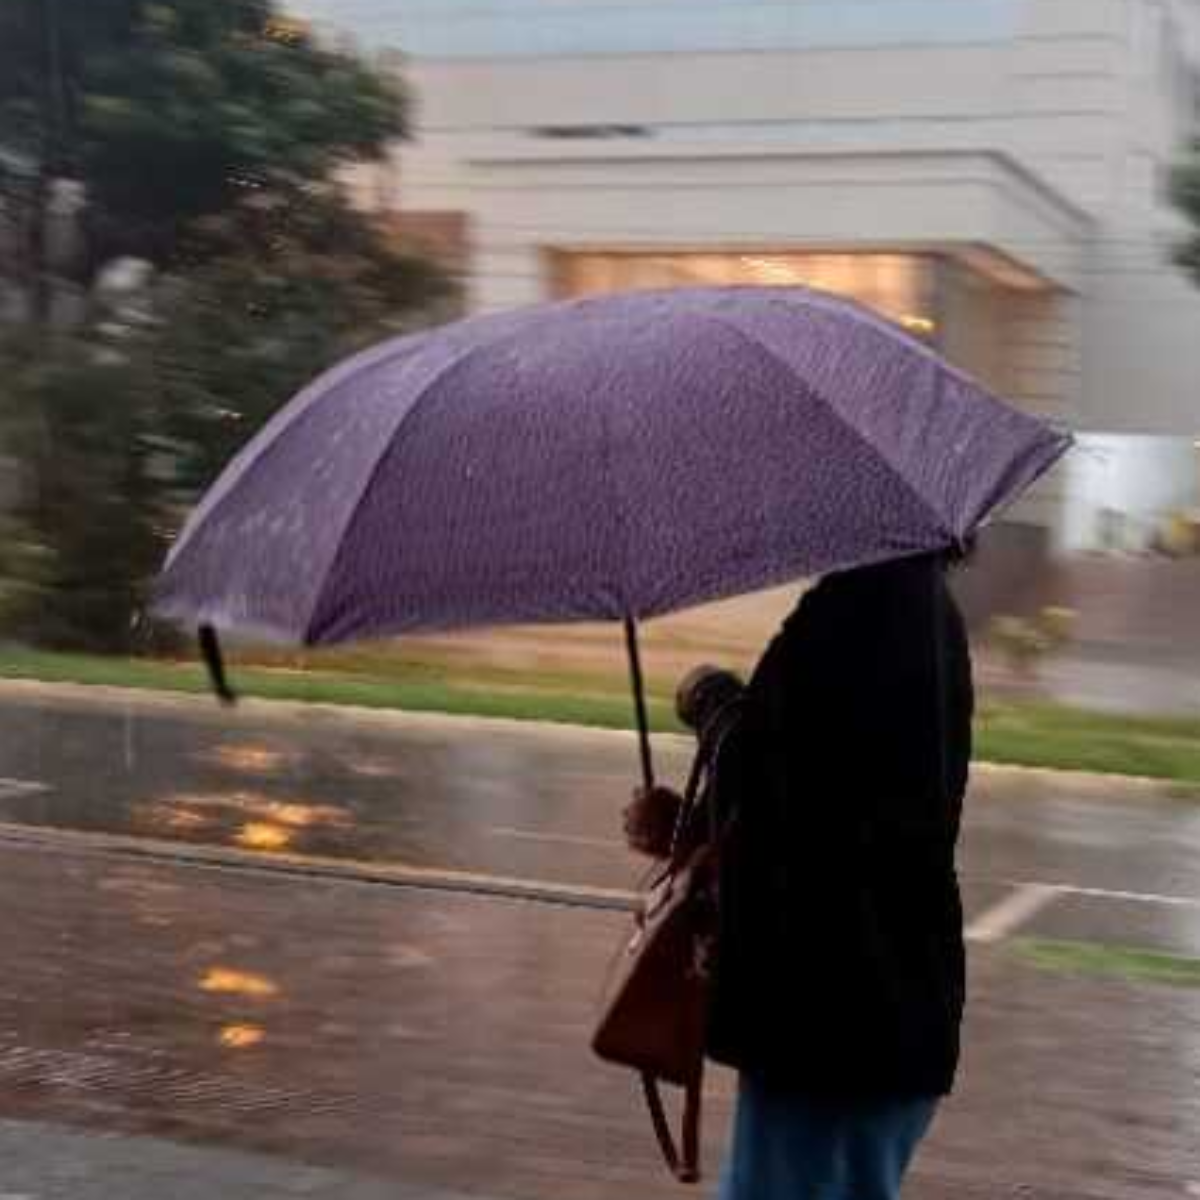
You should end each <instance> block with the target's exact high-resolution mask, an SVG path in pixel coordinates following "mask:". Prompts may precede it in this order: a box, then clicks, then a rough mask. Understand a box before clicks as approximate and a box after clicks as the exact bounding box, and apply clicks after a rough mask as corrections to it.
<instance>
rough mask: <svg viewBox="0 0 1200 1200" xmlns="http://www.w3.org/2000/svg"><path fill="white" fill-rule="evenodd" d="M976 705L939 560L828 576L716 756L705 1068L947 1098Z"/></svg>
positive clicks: (958, 990) (959, 998) (803, 606)
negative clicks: (721, 810)
mask: <svg viewBox="0 0 1200 1200" xmlns="http://www.w3.org/2000/svg"><path fill="white" fill-rule="evenodd" d="M972 708H973V692H972V683H971V668H970V656H969V651H968V647H967V639H966V633H965V630H964V627H963V622H962V618H961V616H960V614H959V612H958V609H957V607H956V606H955V603H954V601H953V599H952V597H951V595H950V592H949V589H948V587H947V585H946V581H945V575H944V570H943V568H942V566H941V564H940V563H939V562H938V561H937V560H935V559H932V558H918V559H910V560H905V561H900V562H895V563H890V564H885V565H883V566H876V567H870V568H864V569H861V570H858V571H852V572H847V573H844V574H840V575H833V576H830V577H828V578H827V579H826V580H824V581H823V582H822V583H821V584H819V585H818V586H817V587H816V588H814V589H813V590H812V591H811V592H809V593H808V594H807V595H806V596H805V597H804V598H803V600H802V601H801V603H800V605H799V607H798V608H797V610H796V612H795V613H794V614H793V615H792V616H791V617H790V618H789V620H788V621H787V623H786V624H785V626H784V628H783V630H782V631H781V633H780V634H779V636H778V637H777V638H776V639H775V641H774V642H772V644H771V645H770V647H769V648H768V649H767V652H766V654H765V655H764V656H763V659H762V661H761V662H760V664H759V666H758V668H757V670H756V672H755V674H754V677H753V679H752V680H751V683H750V685H749V690H748V693H747V697H746V700H745V703H744V705H743V709H742V716H741V718H740V720H739V723H738V725H737V727H736V728H735V730H734V731H733V733H732V734H731V735H730V737H729V738H728V739H727V741H726V744H725V747H724V750H723V752H722V756H721V761H720V766H719V771H718V789H719V794H720V796H721V801H722V805H723V806H725V807H728V808H730V809H732V810H733V811H734V812H735V813H736V815H735V818H734V822H733V826H732V832H731V834H730V836H729V839H728V842H727V845H726V849H725V853H724V859H723V864H722V871H721V887H720V891H721V928H720V934H719V938H718V944H717V953H716V976H715V981H714V990H713V1002H712V1011H711V1021H710V1030H709V1050H710V1054H711V1055H712V1057H713V1058H715V1059H717V1060H718V1061H721V1062H724V1063H726V1064H728V1065H730V1066H734V1067H737V1068H739V1069H742V1070H748V1071H751V1072H754V1073H756V1074H759V1075H762V1076H765V1077H768V1078H771V1079H774V1080H776V1081H777V1082H778V1083H779V1084H781V1085H782V1086H785V1087H788V1088H794V1089H796V1090H797V1091H800V1092H804V1093H806V1094H809V1095H812V1096H814V1097H830V1098H833V1097H842V1098H860V1097H862V1098H868V1097H874V1096H888V1097H896V1096H929V1095H939V1094H942V1093H945V1092H948V1091H949V1090H950V1088H951V1086H952V1084H953V1080H954V1075H955V1071H956V1068H957V1064H958V1053H959V1026H960V1023H961V1018H962V1010H963V1000H964V976H965V955H964V949H963V937H962V909H961V905H960V900H959V891H958V881H957V877H956V875H955V869H954V852H955V845H956V842H957V838H958V831H959V818H960V813H961V808H962V800H963V795H964V792H965V790H966V784H967V773H968V764H969V760H970V752H971V717H972Z"/></svg>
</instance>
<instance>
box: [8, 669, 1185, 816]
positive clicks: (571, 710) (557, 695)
mask: <svg viewBox="0 0 1200 1200" xmlns="http://www.w3.org/2000/svg"><path fill="white" fill-rule="evenodd" d="M279 662H280V665H278V666H275V667H264V666H263V665H261V664H252V663H237V662H234V663H232V664H231V667H230V672H231V676H232V678H233V681H234V684H235V686H236V687H237V689H238V691H239V692H241V693H242V694H244V695H246V696H253V697H258V698H260V699H266V700H297V701H303V702H309V703H324V704H345V705H359V706H362V707H364V708H382V709H403V710H407V711H409V712H446V713H454V714H460V715H472V716H485V717H508V718H512V719H516V720H526V721H550V722H564V723H568V724H578V725H593V726H600V727H603V728H608V729H627V728H629V727H630V725H631V723H632V707H631V704H630V700H629V693H628V685H627V683H626V682H625V680H624V678H623V677H622V676H621V675H620V674H619V673H618V671H619V667H617V666H614V670H613V672H612V673H610V674H607V675H596V674H588V673H586V672H583V671H579V672H575V673H571V672H570V671H565V670H558V671H553V672H552V671H514V670H504V669H501V668H497V667H488V666H481V665H479V664H453V663H449V662H441V661H437V660H436V659H434V660H430V659H428V658H426V659H421V658H420V657H419V656H418V657H411V658H408V659H406V658H403V657H399V656H397V655H396V654H394V653H387V654H376V655H374V656H372V655H371V654H369V653H363V654H360V655H358V656H357V657H347V656H345V655H340V656H334V657H327V658H322V657H320V656H316V657H315V659H314V660H308V661H307V663H306V669H305V670H295V669H288V668H287V663H288V662H289V660H288V659H286V658H285V659H280V660H279ZM0 678H10V679H35V680H42V681H44V682H51V683H55V682H57V683H80V684H107V685H109V686H114V687H128V688H148V689H154V690H158V691H168V692H188V693H193V694H203V693H206V692H207V691H208V681H207V677H206V675H205V673H204V671H203V669H202V668H201V667H200V666H198V665H196V664H194V663H181V664H175V663H168V662H160V661H151V660H146V659H121V658H101V657H93V656H88V655H74V654H51V653H43V652H38V651H32V650H24V649H7V650H0ZM650 717H651V724H652V726H653V728H654V729H655V730H657V731H664V732H665V731H676V730H678V728H679V725H678V723H677V722H676V720H675V717H674V714H673V712H672V709H671V703H670V685H669V684H668V683H666V682H665V681H661V680H651V686H650ZM977 757H978V758H980V759H981V760H984V761H988V762H996V763H1010V764H1015V765H1020V766H1034V767H1050V768H1056V769H1060V770H1084V771H1094V772H1098V773H1101V774H1110V775H1138V776H1145V777H1148V778H1154V779H1162V780H1166V781H1173V782H1175V783H1177V784H1179V785H1180V786H1181V789H1182V790H1181V794H1191V793H1194V792H1195V791H1200V721H1197V720H1185V719H1168V718H1149V717H1120V716H1111V715H1107V714H1101V713H1092V712H1085V711H1082V710H1078V709H1069V708H1061V707H1056V706H1053V705H1045V704H1010V705H985V706H984V708H983V709H982V711H981V712H980V715H979V721H978V726H977Z"/></svg>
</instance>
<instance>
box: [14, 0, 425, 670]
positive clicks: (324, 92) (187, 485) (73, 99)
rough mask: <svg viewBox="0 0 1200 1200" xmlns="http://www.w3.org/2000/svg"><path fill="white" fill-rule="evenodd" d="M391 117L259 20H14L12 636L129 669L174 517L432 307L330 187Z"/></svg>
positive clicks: (135, 16) (412, 267)
mask: <svg viewBox="0 0 1200 1200" xmlns="http://www.w3.org/2000/svg"><path fill="white" fill-rule="evenodd" d="M405 108H406V105H405V98H404V95H403V93H402V91H401V90H400V88H399V87H398V85H397V84H396V83H395V81H394V80H393V79H392V78H391V77H390V76H385V75H382V74H379V73H376V72H375V71H373V70H371V69H370V68H369V67H368V66H367V65H366V64H364V63H363V62H361V61H359V60H357V59H354V58H352V57H349V56H347V55H345V54H343V53H340V52H336V51H334V50H331V49H329V48H326V47H324V46H322V45H320V44H318V43H317V42H316V41H315V40H314V39H313V38H312V37H311V36H310V35H309V34H308V33H307V32H306V31H305V29H304V28H303V27H301V26H298V25H297V24H296V23H294V22H289V21H287V20H285V19H284V18H282V17H281V15H280V14H279V13H278V11H277V10H276V7H275V5H274V4H273V3H272V2H271V0H87V3H72V2H70V0H4V4H3V5H2V6H0V371H3V375H2V376H0V437H3V438H4V440H5V441H6V442H7V443H8V446H9V449H10V451H12V452H14V454H15V456H16V457H17V458H18V459H19V461H20V463H21V465H22V468H23V487H22V495H21V500H20V503H19V504H18V506H17V509H16V512H15V513H13V514H11V515H10V517H9V525H10V529H9V531H8V534H9V536H8V539H7V542H8V544H7V549H5V550H0V574H2V575H4V577H5V579H4V581H3V582H4V583H5V586H3V587H0V622H3V623H5V624H6V625H7V627H8V628H9V629H10V630H17V631H18V632H20V633H21V634H22V635H24V636H33V637H36V638H38V640H43V641H51V642H53V643H54V644H56V645H66V646H69V645H86V646H89V647H91V648H100V647H108V648H114V649H123V648H125V647H126V645H127V643H128V626H129V617H130V615H131V609H132V608H133V607H134V606H136V604H137V603H138V601H139V599H140V597H141V596H142V595H143V592H144V583H145V579H146V577H147V576H148V574H150V573H151V572H152V571H153V569H154V568H155V567H156V565H157V562H158V560H159V557H160V556H161V552H162V549H163V540H162V538H163V533H164V531H165V530H168V529H169V527H170V526H171V524H172V514H173V512H175V511H177V510H178V506H179V505H180V504H181V503H184V502H186V501H187V500H189V499H191V498H192V497H193V496H194V494H195V491H196V490H197V489H199V488H200V487H202V486H204V485H205V484H207V483H208V482H210V481H211V479H212V477H213V475H214V474H215V473H216V471H217V470H218V469H219V467H220V465H221V464H222V463H223V462H224V461H225V459H226V458H227V457H228V456H229V454H230V453H232V451H233V450H234V449H235V448H236V447H237V445H238V444H239V443H240V442H241V441H243V440H244V439H245V438H246V437H248V436H250V435H251V434H252V433H253V432H254V431H255V430H256V429H257V428H258V426H259V425H260V424H261V423H262V422H263V421H264V420H265V419H266V418H267V417H268V416H269V415H270V413H271V412H272V411H273V410H274V409H275V408H276V407H277V406H278V405H279V404H280V403H281V402H282V401H283V400H285V399H286V398H287V396H288V395H289V394H290V393H291V392H292V391H294V390H295V388H297V387H298V386H299V385H300V384H301V383H302V382H304V380H305V379H307V378H308V377H309V376H311V375H312V374H313V373H315V372H316V371H317V370H318V369H320V368H321V367H323V366H325V365H327V364H328V363H329V362H331V361H333V360H334V359H336V358H337V357H339V356H340V355H342V354H343V353H345V352H347V351H348V350H350V349H353V348H355V347H356V346H358V345H359V344H361V343H362V342H364V341H369V340H372V339H373V338H375V337H378V336H381V335H382V334H383V333H386V332H388V331H390V330H392V329H395V328H398V327H402V326H404V325H405V324H406V323H409V322H411V321H412V320H413V319H414V315H415V314H420V313H422V312H423V311H426V310H428V307H429V305H430V304H431V303H432V302H433V301H435V300H437V299H438V298H440V297H443V296H445V295H446V294H447V288H446V283H445V280H444V279H443V278H442V277H441V276H440V275H439V274H438V273H437V272H436V271H435V270H433V269H432V268H431V267H429V266H428V265H427V264H425V263H422V262H419V261H417V260H415V259H413V258H411V257H407V256H405V255H403V254H401V253H398V252H397V250H396V248H395V247H394V246H392V245H391V244H390V243H389V241H388V239H387V238H386V236H385V235H384V234H383V232H381V230H380V229H379V228H378V227H376V226H375V225H374V224H373V223H372V221H371V219H370V218H369V217H367V216H365V215H364V214H362V213H360V212H358V211H356V210H355V209H354V208H353V207H352V206H351V204H350V202H349V200H348V198H347V196H346V194H345V192H344V190H343V188H342V187H341V186H340V185H339V182H338V180H339V177H340V176H341V174H342V172H343V169H344V168H345V167H347V166H349V165H351V164H354V163H357V162H361V161H364V160H370V159H378V158H380V157H382V156H383V155H384V154H385V153H386V152H387V148H388V146H389V144H390V143H391V142H392V141H393V140H394V139H396V138H398V137H400V136H402V135H403V133H404V129H405ZM138 262H140V263H144V264H147V265H148V270H147V271H146V272H142V273H140V274H139V272H138V271H137V270H134V271H133V272H132V274H133V276H135V277H137V278H138V279H140V282H139V283H138V284H137V285H136V286H131V285H129V284H125V285H122V286H121V287H119V288H116V289H115V291H116V293H117V294H116V295H113V294H110V293H112V292H113V291H114V289H113V288H110V287H109V286H108V283H109V281H111V279H113V278H114V277H117V278H119V277H120V276H121V275H122V273H123V269H124V268H128V267H130V266H131V265H133V264H136V263H138ZM114 264H116V267H115V269H114ZM124 274H130V272H129V271H128V270H124ZM5 285H7V290H5ZM6 312H7V314H8V318H7V325H4V324H3V322H4V321H5V313H6ZM100 492H103V493H104V494H103V495H100V494H99V493H100ZM102 521H103V522H104V524H103V526H102ZM122 529H124V530H125V532H126V534H127V537H126V540H125V542H124V543H123V542H122V540H121V534H120V531H121V530H122ZM102 596H103V597H104V599H101V597H102Z"/></svg>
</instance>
